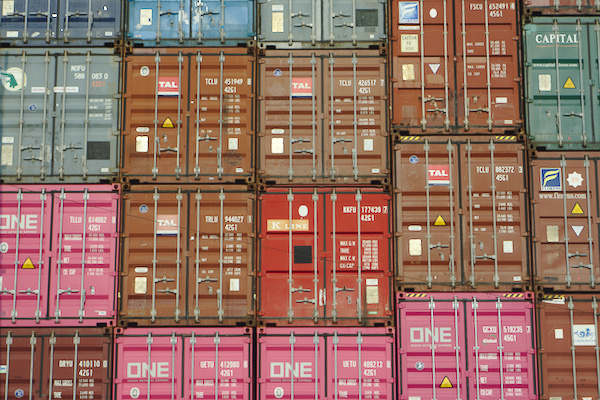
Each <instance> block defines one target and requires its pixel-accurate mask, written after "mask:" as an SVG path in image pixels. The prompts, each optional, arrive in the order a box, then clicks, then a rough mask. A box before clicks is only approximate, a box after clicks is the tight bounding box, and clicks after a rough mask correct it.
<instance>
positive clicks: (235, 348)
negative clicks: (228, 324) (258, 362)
mask: <svg viewBox="0 0 600 400" xmlns="http://www.w3.org/2000/svg"><path fill="white" fill-rule="evenodd" d="M184 340H185V344H184V346H185V347H184V349H185V351H184V354H183V356H184V366H185V367H184V371H185V376H184V380H183V381H184V385H185V386H184V398H186V399H191V400H195V399H218V398H223V397H228V398H229V399H231V400H245V399H249V398H250V397H251V394H250V384H251V377H250V376H251V367H250V363H251V362H252V358H251V351H252V350H251V338H250V337H248V336H244V335H241V334H240V335H233V334H228V332H223V331H221V333H218V332H216V333H215V334H213V335H209V334H203V335H201V334H197V332H192V334H191V337H186V338H185V339H184Z"/></svg>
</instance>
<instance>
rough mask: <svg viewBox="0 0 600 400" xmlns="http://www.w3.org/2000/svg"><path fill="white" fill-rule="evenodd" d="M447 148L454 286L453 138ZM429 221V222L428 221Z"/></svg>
mask: <svg viewBox="0 0 600 400" xmlns="http://www.w3.org/2000/svg"><path fill="white" fill-rule="evenodd" d="M446 150H448V175H449V181H450V182H449V184H448V191H449V196H448V198H449V199H450V200H449V202H448V203H449V209H450V258H449V260H448V262H449V263H450V281H451V282H452V287H455V286H456V265H455V258H454V174H453V172H454V168H452V166H453V164H452V163H453V159H452V150H453V145H452V140H450V139H448V144H447V145H446ZM428 223H429V222H428Z"/></svg>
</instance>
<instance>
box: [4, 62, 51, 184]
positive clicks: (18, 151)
mask: <svg viewBox="0 0 600 400" xmlns="http://www.w3.org/2000/svg"><path fill="white" fill-rule="evenodd" d="M54 76H55V58H54V56H53V55H51V53H50V52H48V51H47V52H45V53H41V54H40V53H39V52H38V53H37V54H36V53H32V52H28V51H19V52H14V51H11V52H10V54H7V55H5V56H4V57H3V58H2V66H1V67H0V78H1V80H0V81H1V82H2V86H3V88H2V89H1V90H2V95H1V96H0V103H1V106H2V110H3V112H2V117H1V120H0V121H1V122H0V123H1V132H2V144H1V146H2V153H1V156H0V172H1V173H2V175H5V176H11V177H16V178H17V179H22V178H24V177H27V176H29V177H35V178H37V179H44V178H45V177H46V176H48V175H51V174H53V170H52V158H53V150H52V148H53V146H52V145H53V143H52V133H53V132H52V129H53V123H52V120H53V118H52V116H53V114H52V113H53V104H52V103H53V99H54V96H53V95H52V93H53V90H54V85H53V82H54Z"/></svg>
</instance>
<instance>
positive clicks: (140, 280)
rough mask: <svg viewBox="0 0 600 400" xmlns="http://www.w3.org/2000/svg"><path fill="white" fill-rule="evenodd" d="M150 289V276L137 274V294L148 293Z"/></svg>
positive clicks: (135, 280) (135, 287)
mask: <svg viewBox="0 0 600 400" xmlns="http://www.w3.org/2000/svg"><path fill="white" fill-rule="evenodd" d="M147 291H148V278H146V277H145V276H136V277H135V279H134V280H133V292H134V293H135V294H146V292H147Z"/></svg>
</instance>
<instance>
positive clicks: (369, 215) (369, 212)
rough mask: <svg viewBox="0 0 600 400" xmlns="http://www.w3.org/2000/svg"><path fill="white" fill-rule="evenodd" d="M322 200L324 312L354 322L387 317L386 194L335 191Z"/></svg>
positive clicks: (387, 218)
mask: <svg viewBox="0 0 600 400" xmlns="http://www.w3.org/2000/svg"><path fill="white" fill-rule="evenodd" d="M325 200H326V213H327V215H326V229H327V230H326V232H327V234H326V235H322V237H324V241H325V243H324V245H325V249H324V250H325V251H326V252H327V253H328V254H331V256H330V257H331V258H330V259H329V260H326V264H325V266H326V271H325V276H326V277H327V293H328V294H329V296H328V297H329V299H328V301H327V303H328V309H330V310H331V311H330V315H328V317H329V318H331V321H332V322H334V323H336V322H338V319H341V320H352V321H354V323H358V324H361V323H362V322H363V321H365V320H369V319H371V318H380V319H381V318H386V317H387V315H389V310H390V308H389V304H390V302H391V300H390V299H391V295H390V290H391V287H390V284H389V278H388V276H389V275H388V274H389V273H390V272H391V271H390V270H389V268H390V265H391V264H390V262H389V257H390V255H391V251H390V248H389V243H390V240H389V232H390V226H389V222H388V221H389V209H388V207H389V201H388V198H387V196H385V195H382V194H373V193H363V191H361V190H357V191H356V192H355V193H352V194H351V193H348V192H343V193H336V191H335V190H334V191H333V193H332V194H329V195H326V196H325Z"/></svg>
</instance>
